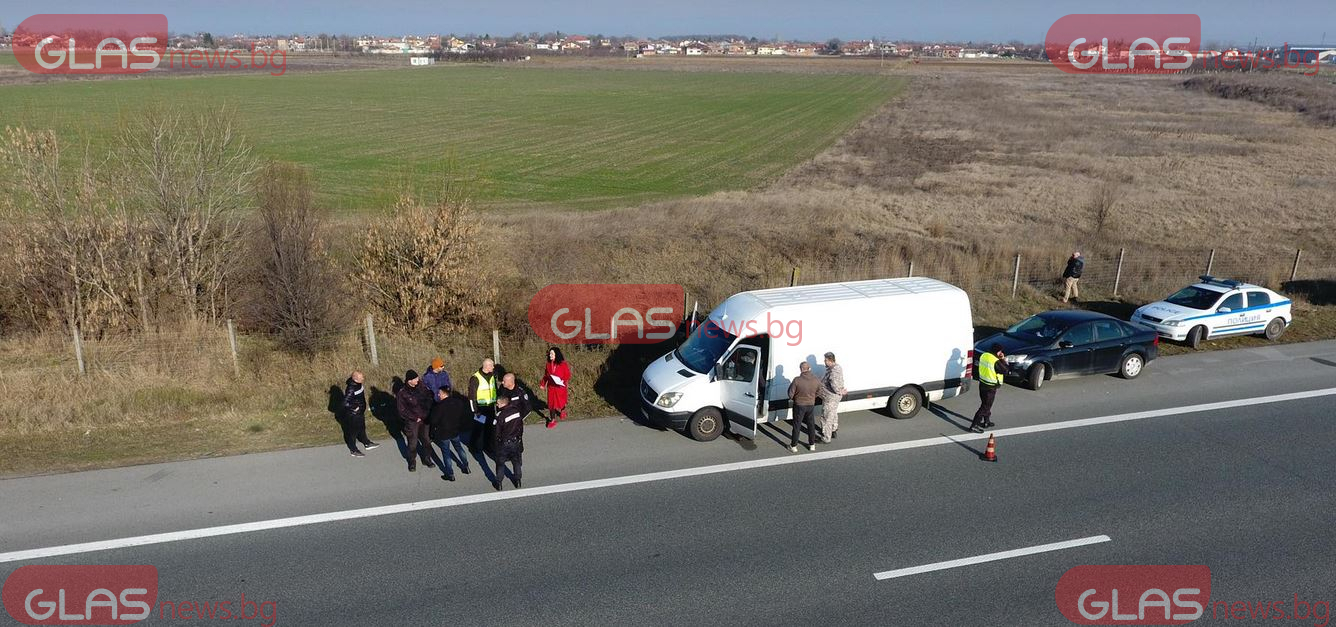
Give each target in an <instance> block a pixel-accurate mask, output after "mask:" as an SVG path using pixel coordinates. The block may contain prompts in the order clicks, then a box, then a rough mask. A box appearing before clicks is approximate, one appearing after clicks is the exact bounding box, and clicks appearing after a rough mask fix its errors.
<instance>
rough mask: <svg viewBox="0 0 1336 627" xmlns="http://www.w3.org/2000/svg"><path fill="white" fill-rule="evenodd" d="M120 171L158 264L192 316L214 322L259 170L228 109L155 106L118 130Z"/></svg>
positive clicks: (224, 301) (185, 310) (222, 303)
mask: <svg viewBox="0 0 1336 627" xmlns="http://www.w3.org/2000/svg"><path fill="white" fill-rule="evenodd" d="M121 143H122V150H121V152H120V153H119V154H120V156H121V157H122V162H121V166H122V168H123V171H125V172H128V173H129V175H130V176H129V178H128V180H127V183H128V185H129V186H130V193H131V194H132V195H133V200H134V201H135V202H136V203H137V204H138V206H140V207H142V208H143V211H144V213H145V216H146V218H147V220H148V224H149V227H150V231H151V234H152V237H153V244H154V255H155V257H156V262H157V263H158V264H161V266H162V272H163V273H164V274H165V276H166V277H167V278H168V289H169V291H170V293H172V294H173V295H174V296H175V297H176V298H177V299H179V303H180V306H181V309H182V313H183V314H184V315H185V316H186V317H188V318H190V319H199V318H201V317H202V318H206V319H210V320H213V319H216V318H217V315H218V312H219V311H220V310H221V309H222V308H223V307H225V306H226V304H227V302H226V301H227V297H226V285H227V278H228V276H229V274H230V273H231V271H232V267H233V264H232V261H233V259H234V257H233V253H234V252H235V251H236V249H237V244H238V242H239V240H240V235H241V220H242V215H243V211H244V210H246V209H249V208H250V203H251V198H252V194H251V190H250V177H251V175H252V174H253V173H254V172H255V170H256V167H257V166H256V161H255V158H254V157H253V156H252V155H251V149H250V146H249V145H247V144H246V142H245V141H244V140H243V139H242V137H241V136H240V134H239V133H238V131H237V128H236V117H235V113H234V111H233V110H231V109H226V108H203V109H198V110H196V109H179V108H178V109H150V110H148V111H145V112H142V113H140V114H139V118H138V121H137V122H135V123H132V124H129V125H126V126H125V127H124V129H123V131H122V133H121Z"/></svg>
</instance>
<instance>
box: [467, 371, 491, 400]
mask: <svg viewBox="0 0 1336 627" xmlns="http://www.w3.org/2000/svg"><path fill="white" fill-rule="evenodd" d="M473 378H474V379H477V380H478V398H475V399H473V400H474V401H475V402H477V403H478V404H479V405H495V404H496V377H495V376H491V377H485V376H483V374H482V373H481V372H475V373H473Z"/></svg>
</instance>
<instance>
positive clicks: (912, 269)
mask: <svg viewBox="0 0 1336 627" xmlns="http://www.w3.org/2000/svg"><path fill="white" fill-rule="evenodd" d="M905 276H907V277H912V276H914V260H913V259H910V260H909V274H906V275H905Z"/></svg>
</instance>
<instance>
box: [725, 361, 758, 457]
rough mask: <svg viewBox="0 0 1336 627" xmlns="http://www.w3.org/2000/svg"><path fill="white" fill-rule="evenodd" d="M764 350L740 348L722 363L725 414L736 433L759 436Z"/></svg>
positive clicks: (752, 436)
mask: <svg viewBox="0 0 1336 627" xmlns="http://www.w3.org/2000/svg"><path fill="white" fill-rule="evenodd" d="M760 364H761V351H760V349H758V348H756V347H755V346H747V345H739V346H738V347H737V348H734V349H733V352H732V353H730V354H729V355H728V357H727V358H725V359H724V361H723V362H722V363H720V364H719V370H718V372H719V377H718V382H719V385H720V388H721V389H720V393H721V394H722V396H723V405H724V414H725V418H726V419H727V420H728V423H729V427H730V428H731V429H732V430H733V433H735V434H737V435H741V436H746V437H748V438H755V437H756V421H757V419H758V418H759V417H760V411H761V397H760V394H758V393H757V392H758V390H759V389H760V385H759V383H758V379H759V378H760V371H761V368H760Z"/></svg>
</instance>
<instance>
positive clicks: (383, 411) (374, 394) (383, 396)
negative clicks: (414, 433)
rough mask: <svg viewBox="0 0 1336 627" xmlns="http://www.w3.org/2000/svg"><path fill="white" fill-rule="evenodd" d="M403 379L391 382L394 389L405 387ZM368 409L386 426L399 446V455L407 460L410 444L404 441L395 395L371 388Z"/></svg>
mask: <svg viewBox="0 0 1336 627" xmlns="http://www.w3.org/2000/svg"><path fill="white" fill-rule="evenodd" d="M403 384H404V382H403V379H400V378H399V377H395V378H394V379H393V380H392V381H391V386H392V387H393V389H396V390H397V389H399V388H400V387H403ZM367 409H368V410H369V411H370V412H371V415H372V416H373V417H374V418H375V419H376V420H379V421H380V422H381V424H383V425H385V432H386V433H389V434H390V437H392V438H394V443H395V444H397V445H398V446H399V454H400V455H404V456H405V459H407V454H408V442H407V441H406V440H404V432H403V431H404V430H403V422H402V421H400V420H399V410H398V409H396V408H395V403H394V395H393V394H391V393H389V392H386V391H385V390H382V389H380V388H378V387H375V386H371V388H370V395H369V396H368V397H367Z"/></svg>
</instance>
